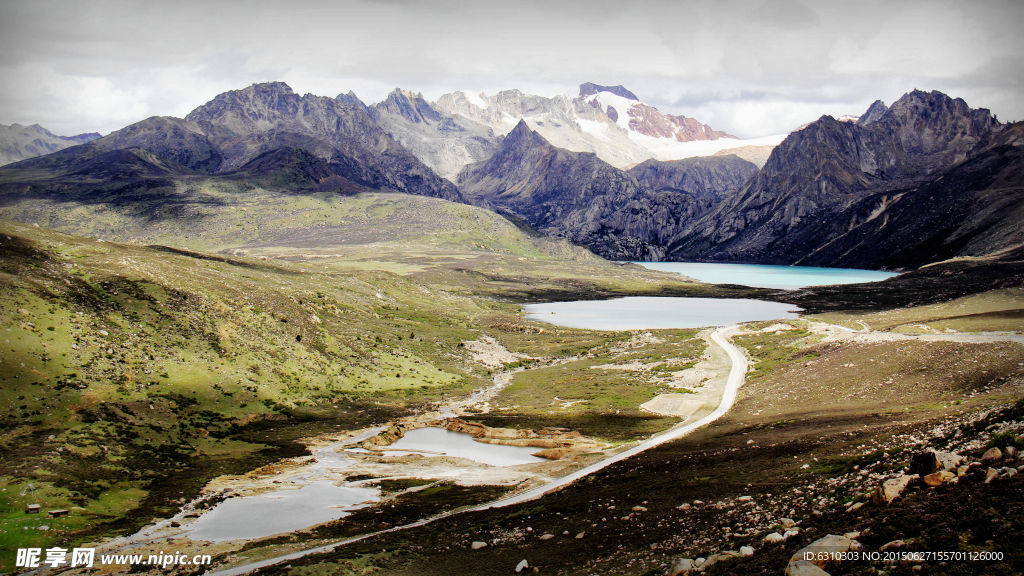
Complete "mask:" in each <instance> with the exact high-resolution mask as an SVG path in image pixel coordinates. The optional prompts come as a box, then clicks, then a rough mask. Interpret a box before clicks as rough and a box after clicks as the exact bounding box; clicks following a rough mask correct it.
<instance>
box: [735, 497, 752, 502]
mask: <svg viewBox="0 0 1024 576" xmlns="http://www.w3.org/2000/svg"><path fill="white" fill-rule="evenodd" d="M753 499H754V497H753V496H740V497H739V498H737V499H736V501H737V502H750V501H751V500H753Z"/></svg>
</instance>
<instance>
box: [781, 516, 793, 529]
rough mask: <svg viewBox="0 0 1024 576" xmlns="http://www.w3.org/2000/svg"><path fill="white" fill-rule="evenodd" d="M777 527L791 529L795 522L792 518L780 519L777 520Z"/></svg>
mask: <svg viewBox="0 0 1024 576" xmlns="http://www.w3.org/2000/svg"><path fill="white" fill-rule="evenodd" d="M779 526H782V527H783V528H792V527H793V526H796V521H795V520H793V519H792V518H781V519H780V520H779Z"/></svg>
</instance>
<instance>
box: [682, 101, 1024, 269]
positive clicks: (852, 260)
mask: <svg viewBox="0 0 1024 576" xmlns="http://www.w3.org/2000/svg"><path fill="white" fill-rule="evenodd" d="M1003 132H1004V126H1003V125H1002V124H1000V123H999V122H998V121H997V120H996V119H995V118H994V117H993V116H991V115H990V114H989V112H988V110H984V109H977V110H972V109H971V108H969V107H968V106H967V104H966V103H965V102H964V101H963V100H960V99H952V98H950V97H948V96H946V95H945V94H942V93H940V92H930V93H926V92H921V91H914V92H911V93H909V94H906V95H904V96H903V97H902V98H901V99H900V100H899V101H897V102H896V103H894V104H893V105H892V107H890V108H885V106H884V104H882V103H880V102H876V103H875V104H873V105H872V106H871V108H870V109H869V110H868V112H867V113H866V114H865V115H864V116H862V117H861V119H860V120H859V121H858V122H857V123H850V122H839V121H837V120H835V119H833V118H832V117H830V116H825V117H823V118H821V119H820V120H818V121H816V122H813V123H811V124H810V125H808V126H807V127H806V128H804V129H803V130H800V131H798V132H794V133H793V134H791V135H790V136H789V137H788V138H787V139H786V140H785V141H784V142H783V143H782V144H780V145H779V146H778V147H777V148H776V149H775V150H774V151H773V152H772V155H771V157H770V158H769V160H768V163H767V164H766V165H765V167H764V168H763V169H762V170H761V171H760V172H759V173H758V174H757V176H756V177H754V178H753V179H752V180H751V181H750V182H749V183H748V184H747V185H746V186H744V187H743V189H742V190H741V191H740V192H739V193H738V194H736V195H734V196H732V197H730V198H727V199H725V200H724V201H723V202H722V203H720V204H719V205H718V206H717V207H715V208H714V209H713V210H711V211H710V212H709V213H708V214H706V215H705V216H703V217H702V218H700V219H699V220H697V221H694V222H692V223H691V224H690V226H689V227H688V228H687V230H685V231H684V233H683V234H681V235H680V236H679V237H678V238H677V239H676V240H675V241H674V242H672V244H671V245H670V246H669V249H668V252H667V255H668V257H669V258H670V259H702V260H719V261H737V262H764V263H779V264H793V263H800V264H813V265H824V266H839V265H844V266H858V267H868V268H875V267H882V266H885V267H908V266H916V265H919V264H922V263H925V262H930V261H934V259H936V258H943V257H950V256H962V255H981V254H987V253H989V252H992V251H993V250H998V249H1001V248H1006V247H1008V246H1010V245H1011V244H1012V243H1013V242H1019V232H1014V230H1015V229H1016V228H1019V226H1015V225H1014V224H1013V222H1012V220H1011V219H1010V217H1011V216H1012V215H1013V214H1016V213H1017V212H1015V211H1016V210H1019V209H1020V208H1019V207H1020V190H1021V188H1020V170H1019V168H1018V166H1019V162H1020V159H1019V156H1020V146H1019V145H1017V144H1014V142H1016V141H1017V140H1018V139H1019V138H1018V137H1016V136H1007V137H1003V136H1002V134H1003ZM1009 132H1010V133H1012V134H1015V133H1016V130H1011V131H1009ZM990 208H998V210H997V211H993V210H990ZM1017 221H1018V222H1019V220H1017ZM951 226H952V228H951ZM958 227H959V228H958ZM986 230H987V231H986ZM949 235H953V236H952V237H951V236H949Z"/></svg>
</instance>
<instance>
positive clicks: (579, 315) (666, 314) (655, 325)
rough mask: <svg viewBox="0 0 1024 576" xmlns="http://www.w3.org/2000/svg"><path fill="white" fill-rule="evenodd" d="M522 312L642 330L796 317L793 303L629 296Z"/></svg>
mask: <svg viewBox="0 0 1024 576" xmlns="http://www.w3.org/2000/svg"><path fill="white" fill-rule="evenodd" d="M524 310H525V312H526V317H527V318H529V319H531V320H537V321H540V322H548V323H551V324H556V325H558V326H567V327H570V328H588V329H591V330H643V329H659V328H700V327H704V326H727V325H729V324H737V323H739V322H754V321H757V320H775V319H782V318H796V317H798V312H799V308H797V307H796V306H794V305H793V304H785V303H782V302H769V301H766V300H751V299H737V298H675V297H656V296H628V297H625V298H613V299H611V300H577V301H575V302H548V303H544V304H527V305H526V306H524Z"/></svg>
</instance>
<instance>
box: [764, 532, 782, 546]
mask: <svg viewBox="0 0 1024 576" xmlns="http://www.w3.org/2000/svg"><path fill="white" fill-rule="evenodd" d="M783 540H785V538H784V537H783V536H782V534H779V533H778V532H772V533H771V534H768V535H767V536H765V537H764V538H762V539H761V541H762V542H764V543H765V544H776V543H778V542H782V541H783Z"/></svg>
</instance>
